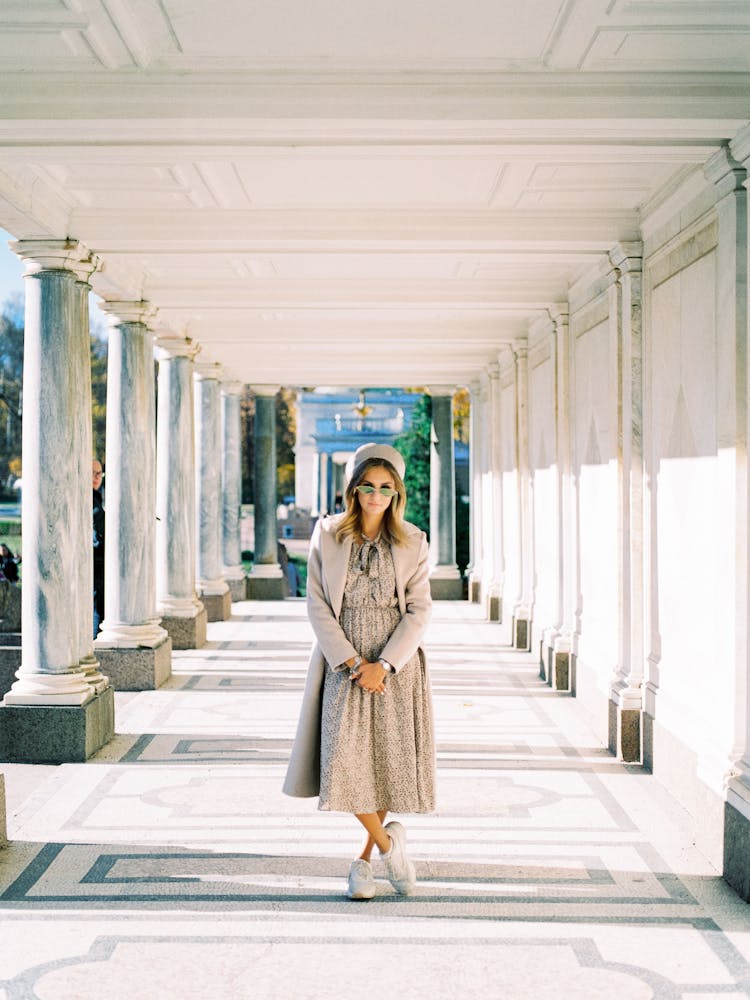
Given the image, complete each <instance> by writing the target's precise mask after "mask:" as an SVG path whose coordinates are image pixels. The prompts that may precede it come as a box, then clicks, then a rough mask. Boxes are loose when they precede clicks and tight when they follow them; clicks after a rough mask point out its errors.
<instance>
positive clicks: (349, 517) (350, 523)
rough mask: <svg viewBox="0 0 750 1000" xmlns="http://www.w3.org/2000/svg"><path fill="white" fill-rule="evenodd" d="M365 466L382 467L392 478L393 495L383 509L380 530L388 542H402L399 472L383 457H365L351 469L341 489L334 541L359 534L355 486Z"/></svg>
mask: <svg viewBox="0 0 750 1000" xmlns="http://www.w3.org/2000/svg"><path fill="white" fill-rule="evenodd" d="M369 469H385V471H386V472H387V473H388V475H389V476H391V478H392V479H393V486H394V489H395V490H396V495H395V496H394V497H392V498H391V502H390V503H389V504H388V506H387V507H386V509H385V513H384V514H383V524H382V527H381V529H380V534H381V537H382V538H384V539H385V541H386V542H388V543H389V544H390V545H404V544H405V542H406V531H405V530H404V511H405V509H406V487H405V486H404V481H403V479H402V478H401V476H399V474H398V473H397V472H396V470H395V469H394V468H393V466H392V465H391V463H390V462H388V461H386V459H384V458H367V459H365V461H364V462H360V464H359V465H358V466H357V467H356V469H354V471H353V472H352V476H351V479H350V480H349V482H348V483H347V485H346V492H345V493H344V500H345V502H346V510H345V512H344V518H343V520H342V522H341V524H340V525H339V527H338V530H337V531H336V541H337V542H341V541H343V540H344V539H346V538H354V539H361V538H362V508H361V507H360V505H359V494H358V493H357V489H356V488H357V486H359V484H360V483H361V482H362V480H363V479H364V478H365V475H366V473H367V472H368V470H369Z"/></svg>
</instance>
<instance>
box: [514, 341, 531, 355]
mask: <svg viewBox="0 0 750 1000" xmlns="http://www.w3.org/2000/svg"><path fill="white" fill-rule="evenodd" d="M528 354H529V342H528V340H526V339H519V340H514V341H513V355H514V357H515V358H526V357H528Z"/></svg>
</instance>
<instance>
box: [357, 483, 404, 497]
mask: <svg viewBox="0 0 750 1000" xmlns="http://www.w3.org/2000/svg"><path fill="white" fill-rule="evenodd" d="M354 489H355V490H356V491H357V493H363V494H364V495H365V496H368V495H369V494H370V493H379V494H380V495H381V497H395V496H396V494H397V493H398V490H392V489H391V487H390V486H377V487H376V486H355V487H354Z"/></svg>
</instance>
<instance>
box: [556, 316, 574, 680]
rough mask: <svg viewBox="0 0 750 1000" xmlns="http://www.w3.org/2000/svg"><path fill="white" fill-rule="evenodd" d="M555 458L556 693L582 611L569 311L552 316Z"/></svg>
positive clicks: (567, 674)
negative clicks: (574, 462) (574, 471)
mask: <svg viewBox="0 0 750 1000" xmlns="http://www.w3.org/2000/svg"><path fill="white" fill-rule="evenodd" d="M554 322H555V382H556V397H557V399H556V424H555V428H556V431H555V432H556V448H555V451H556V454H557V498H558V510H557V514H558V518H557V556H558V568H557V577H556V579H555V627H554V630H553V634H552V636H551V638H552V648H551V654H550V660H551V664H550V667H551V670H550V680H551V683H552V686H553V687H554V688H556V689H557V690H563V689H564V690H568V689H570V688H571V687H572V684H573V669H574V666H575V664H574V657H575V654H576V642H577V631H576V612H577V608H578V576H577V558H576V552H577V536H576V531H577V519H576V494H575V490H576V486H575V482H574V478H573V455H572V447H573V445H572V441H573V437H572V432H571V400H570V378H571V371H570V353H571V347H570V324H569V317H568V312H567V310H564V309H559V310H557V311H556V312H555V314H554Z"/></svg>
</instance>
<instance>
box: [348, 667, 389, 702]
mask: <svg viewBox="0 0 750 1000" xmlns="http://www.w3.org/2000/svg"><path fill="white" fill-rule="evenodd" d="M385 675H386V672H385V670H384V669H383V665H382V664H381V663H379V662H378V661H377V660H376V661H375V662H374V663H360V665H359V666H358V667H357V669H356V670H352V672H351V678H352V680H353V681H354V682H355V683H356V684H359V686H360V687H361V688H364V690H365V691H369V693H370V694H385Z"/></svg>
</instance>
